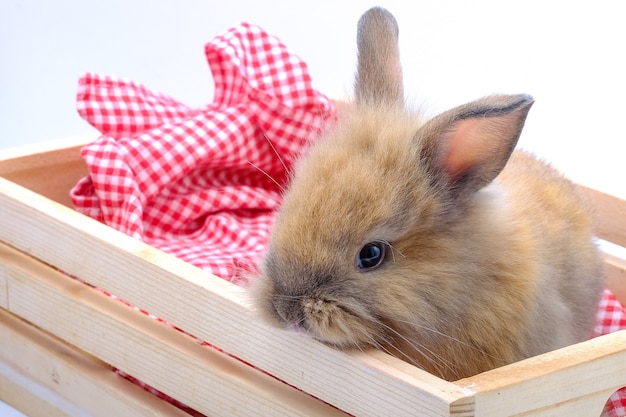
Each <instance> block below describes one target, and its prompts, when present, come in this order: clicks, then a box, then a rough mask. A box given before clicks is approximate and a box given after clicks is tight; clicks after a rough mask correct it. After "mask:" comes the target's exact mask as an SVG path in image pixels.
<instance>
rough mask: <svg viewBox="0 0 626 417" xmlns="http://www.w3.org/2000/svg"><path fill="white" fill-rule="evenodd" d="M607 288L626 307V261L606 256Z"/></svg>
mask: <svg viewBox="0 0 626 417" xmlns="http://www.w3.org/2000/svg"><path fill="white" fill-rule="evenodd" d="M604 261H605V274H606V286H607V287H608V288H609V289H610V290H611V291H612V292H613V294H614V295H615V297H617V299H618V300H619V301H620V303H622V305H624V306H626V260H624V259H622V258H619V257H617V256H614V255H610V254H604Z"/></svg>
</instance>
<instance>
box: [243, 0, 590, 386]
mask: <svg viewBox="0 0 626 417" xmlns="http://www.w3.org/2000/svg"><path fill="white" fill-rule="evenodd" d="M373 34H374V35H373ZM358 38H359V70H358V71H359V73H358V74H357V83H356V94H355V96H356V98H357V102H356V104H355V105H354V106H353V108H352V110H349V111H348V112H346V113H345V114H343V115H342V117H341V120H340V122H339V124H338V126H337V128H336V129H334V130H333V131H332V132H331V133H330V134H328V135H327V136H326V137H324V138H322V139H320V141H319V143H317V144H316V145H314V146H313V147H312V148H311V149H310V150H309V152H308V153H307V155H306V156H305V157H304V158H302V159H301V160H300V161H299V163H298V165H297V167H296V170H295V175H294V177H293V180H292V182H291V184H290V187H289V189H288V191H287V192H286V195H285V199H284V203H283V206H282V207H281V211H280V213H279V216H278V218H277V221H276V224H275V227H274V231H273V236H272V240H271V244H270V249H269V252H268V254H267V256H266V258H265V259H264V261H263V264H262V265H261V269H262V277H260V278H259V280H258V285H257V286H256V288H255V292H254V295H255V299H256V300H257V302H258V305H259V308H260V311H262V312H263V314H264V316H265V317H266V318H268V319H269V320H271V321H272V322H273V323H275V324H277V325H279V326H282V327H286V328H298V329H300V330H304V331H306V332H308V333H309V334H310V335H311V336H313V337H314V338H316V339H318V340H321V341H323V342H325V343H328V344H332V345H336V346H339V347H344V348H350V347H356V348H363V347H365V346H374V347H378V348H381V349H384V350H386V351H388V352H390V353H392V354H394V355H396V356H398V357H400V358H403V359H405V360H407V361H409V362H411V363H414V364H416V365H418V366H420V367H422V368H423V369H425V370H427V371H429V372H431V373H433V374H435V375H438V376H441V377H443V378H446V379H450V380H452V379H457V378H462V377H466V376H470V375H473V374H476V373H479V372H482V371H485V370H488V369H491V368H494V367H497V366H501V365H504V364H507V363H511V362H514V361H517V360H519V359H522V358H526V357H529V356H532V355H536V354H539V353H542V352H546V351H549V350H552V349H555V348H558V347H562V346H565V345H568V344H571V343H575V342H578V341H582V340H584V339H585V338H587V337H588V336H590V334H591V330H592V326H593V323H594V316H595V309H596V307H597V301H598V299H599V294H600V291H601V274H600V261H599V257H598V253H597V250H596V247H595V245H594V244H593V242H592V235H591V222H590V216H589V214H588V212H587V210H586V208H585V206H584V203H583V202H582V200H581V199H580V197H579V196H578V195H577V193H576V191H575V189H574V187H573V185H572V184H571V183H570V182H569V181H568V180H566V179H564V178H563V177H562V176H561V175H560V174H558V173H557V172H556V171H555V170H554V169H553V168H551V167H550V166H549V165H547V164H545V163H543V162H541V161H539V160H537V159H536V158H534V157H533V156H531V155H528V154H526V153H522V152H515V153H513V154H512V150H513V148H514V146H515V144H516V143H517V140H518V138H519V134H520V132H521V129H522V127H523V124H524V120H525V118H526V114H527V112H528V110H529V109H530V106H531V105H532V98H530V97H529V96H523V95H520V96H490V97H486V98H484V99H480V100H478V101H475V102H472V103H469V104H467V105H464V106H461V107H459V108H456V109H453V110H451V111H448V112H445V113H443V114H441V115H439V116H437V117H435V118H434V119H432V120H429V121H424V120H422V119H421V118H420V117H419V115H416V114H413V113H411V112H410V111H407V110H406V109H404V108H403V106H402V105H401V104H402V103H403V97H402V96H401V95H402V94H403V93H402V86H401V78H402V77H401V73H400V64H399V58H398V57H399V54H398V51H397V27H396V24H395V19H393V16H391V14H389V13H388V12H387V11H385V10H384V9H380V8H374V9H371V10H370V11H368V12H366V14H365V15H364V16H363V17H362V18H361V21H360V23H359V34H358ZM363 57H368V58H367V60H364V59H363ZM372 57H378V60H380V62H377V61H376V60H374V61H376V62H374V61H372ZM398 83H400V85H398ZM511 155H512V156H511ZM507 161H508V163H507ZM505 165H506V167H505ZM503 168H504V169H503ZM369 242H382V244H383V246H387V245H388V246H389V248H390V250H389V252H388V253H387V256H386V257H384V259H383V261H382V262H381V264H380V265H377V266H375V267H374V268H370V269H368V270H363V269H359V267H358V261H357V258H358V256H359V253H360V251H361V248H363V247H364V246H365V245H366V244H368V243H369Z"/></svg>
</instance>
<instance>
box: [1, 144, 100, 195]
mask: <svg viewBox="0 0 626 417" xmlns="http://www.w3.org/2000/svg"><path fill="white" fill-rule="evenodd" d="M96 137H97V136H96V135H94V134H90V135H83V136H76V137H73V138H67V139H62V140H59V141H52V142H46V143H38V144H34V145H28V146H23V147H19V148H13V149H6V150H0V176H1V177H4V178H6V179H8V180H10V181H12V182H14V183H16V184H19V185H22V186H24V187H26V188H28V189H30V190H32V191H35V192H36V193H38V194H41V195H43V196H46V197H48V198H50V199H52V200H54V201H57V202H59V203H61V204H64V205H66V206H68V207H72V203H71V200H70V196H69V190H70V189H71V188H72V187H73V186H74V185H75V184H76V182H77V181H78V180H79V179H80V178H82V177H84V176H85V175H87V166H86V164H85V162H84V161H83V159H82V158H81V157H80V148H81V147H82V146H84V145H85V144H86V143H89V142H91V141H92V140H94V139H95V138H96Z"/></svg>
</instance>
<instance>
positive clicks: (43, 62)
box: [0, 0, 626, 197]
mask: <svg viewBox="0 0 626 417" xmlns="http://www.w3.org/2000/svg"><path fill="white" fill-rule="evenodd" d="M373 4H375V3H370V2H368V1H355V0H353V1H339V0H318V1H316V2H297V1H276V0H274V1H272V0H266V1H253V0H247V1H245V0H230V1H219V2H218V1H200V0H195V1H194V0H187V1H177V2H174V1H166V0H150V1H148V0H145V1H127V0H108V1H106V2H93V1H80V0H75V1H71V0H55V1H43V0H40V1H19V0H2V2H1V3H0V148H3V147H9V146H15V145H20V144H29V143H36V142H41V141H45V140H50V139H56V138H59V137H64V136H72V135H76V134H81V133H86V132H90V131H91V128H90V126H89V125H87V123H85V122H84V121H82V120H81V119H80V118H79V117H78V116H77V114H76V111H75V93H76V81H77V79H78V75H79V74H80V73H81V72H84V71H94V72H101V73H105V74H110V75H116V76H124V77H128V78H130V79H133V80H135V81H138V82H141V83H144V84H145V85H146V86H148V87H149V88H151V89H154V90H158V91H162V92H164V93H167V94H170V95H172V96H174V97H176V98H178V99H180V100H182V101H184V102H185V103H187V104H190V105H200V104H202V103H205V102H207V101H210V100H211V95H212V81H211V77H210V73H209V71H208V68H207V65H206V62H205V59H204V53H203V46H204V43H205V42H206V41H208V40H209V39H211V38H212V37H213V36H214V35H216V34H218V33H221V32H223V31H224V30H225V29H227V28H228V27H230V26H232V25H235V24H237V23H239V22H240V21H243V20H246V21H249V22H252V23H257V24H259V25H261V26H263V27H264V28H265V29H266V30H268V31H269V32H270V33H273V34H275V35H277V36H278V37H279V38H281V39H282V40H283V41H284V42H285V43H286V44H287V45H288V46H289V47H290V48H291V49H292V50H293V51H294V52H296V53H297V54H299V55H300V56H302V57H303V58H304V59H305V60H306V61H307V62H308V63H309V66H310V70H311V73H312V75H313V79H314V82H315V83H316V85H317V86H318V88H319V89H320V90H322V91H323V92H325V93H327V94H328V95H332V96H334V97H344V96H347V95H349V93H350V90H351V86H352V80H353V72H354V63H355V40H354V38H355V25H356V21H357V19H358V17H359V15H360V14H361V13H362V12H363V11H364V10H366V9H367V8H368V7H370V6H371V5H373ZM377 4H381V5H383V6H385V7H387V8H388V9H389V10H391V11H392V12H393V13H394V14H395V15H396V17H397V19H398V21H399V24H400V30H401V33H400V42H401V51H402V60H403V65H404V74H405V80H406V92H407V95H408V96H409V97H412V98H413V99H414V101H415V102H416V103H418V104H427V105H428V106H429V108H430V109H431V112H434V111H436V110H443V109H445V108H448V107H451V106H453V105H457V104H460V103H462V102H465V101H468V100H471V99H474V98H478V97H480V96H483V95H487V94H490V93H496V92H503V93H518V92H525V93H529V94H532V95H533V96H534V97H535V99H536V100H537V102H536V104H535V106H534V108H533V109H532V110H531V113H530V116H529V119H528V122H527V127H526V129H525V132H524V134H523V136H522V139H521V146H523V147H525V148H528V149H531V150H533V151H535V152H537V153H539V154H540V155H542V156H544V157H546V158H548V159H550V160H552V161H554V163H555V164H556V165H557V166H558V167H559V168H561V169H562V170H564V171H565V172H566V173H567V174H568V175H569V176H571V177H574V178H575V179H577V180H581V181H583V182H587V183H589V184H591V185H594V186H596V187H600V188H603V189H605V190H608V191H611V192H613V193H617V194H620V195H622V196H624V197H626V191H625V189H626V187H624V186H623V183H622V179H623V178H626V175H625V174H626V170H625V169H624V168H623V166H624V165H625V164H624V151H623V149H622V143H624V141H625V139H626V137H625V136H626V135H625V134H624V121H626V116H625V115H626V104H625V98H626V82H625V81H624V77H625V75H626V53H625V50H626V23H625V20H624V19H625V17H626V11H625V9H626V5H624V3H623V2H621V1H619V0H614V1H598V2H589V1H584V2H582V1H543V0H541V1H524V2H505V1H484V0H474V1H471V2H468V1H462V0H459V1H439V0H438V1H434V0H431V1H424V0H422V1H411V2H409V1H406V0H402V1H379V2H378V3H377Z"/></svg>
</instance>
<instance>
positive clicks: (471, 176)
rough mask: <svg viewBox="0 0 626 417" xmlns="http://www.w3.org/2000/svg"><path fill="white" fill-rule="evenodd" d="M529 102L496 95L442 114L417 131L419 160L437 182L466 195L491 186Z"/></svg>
mask: <svg viewBox="0 0 626 417" xmlns="http://www.w3.org/2000/svg"><path fill="white" fill-rule="evenodd" d="M533 102H534V101H533V98H532V97H530V96H527V95H513V96H508V95H496V96H489V97H485V98H482V99H480V100H477V101H474V102H471V103H468V104H465V105H463V106H460V107H457V108H455V109H452V110H449V111H447V112H445V113H442V114H440V115H439V116H437V117H435V118H434V119H432V120H430V121H429V122H428V123H426V124H425V125H424V126H423V127H422V128H421V129H420V131H419V133H418V135H419V136H421V141H420V142H421V143H422V146H423V148H422V158H423V160H425V161H426V162H427V163H428V166H429V168H430V169H431V171H432V172H433V173H434V175H435V177H436V179H437V182H438V183H439V184H441V185H444V186H445V187H446V188H449V189H451V190H453V192H454V193H455V194H457V195H464V194H465V195H466V194H467V193H468V192H469V193H471V192H474V191H477V190H479V189H480V188H482V187H484V186H486V185H487V184H489V183H490V182H491V181H493V179H494V178H495V177H496V176H497V175H498V174H499V173H500V171H502V169H503V168H504V166H505V165H506V163H507V161H508V159H509V157H510V156H511V153H512V152H513V149H514V148H515V145H516V144H517V141H518V139H519V136H520V134H521V132H522V128H523V126H524V122H525V120H526V116H527V114H528V111H529V110H530V107H531V106H532V104H533Z"/></svg>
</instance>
